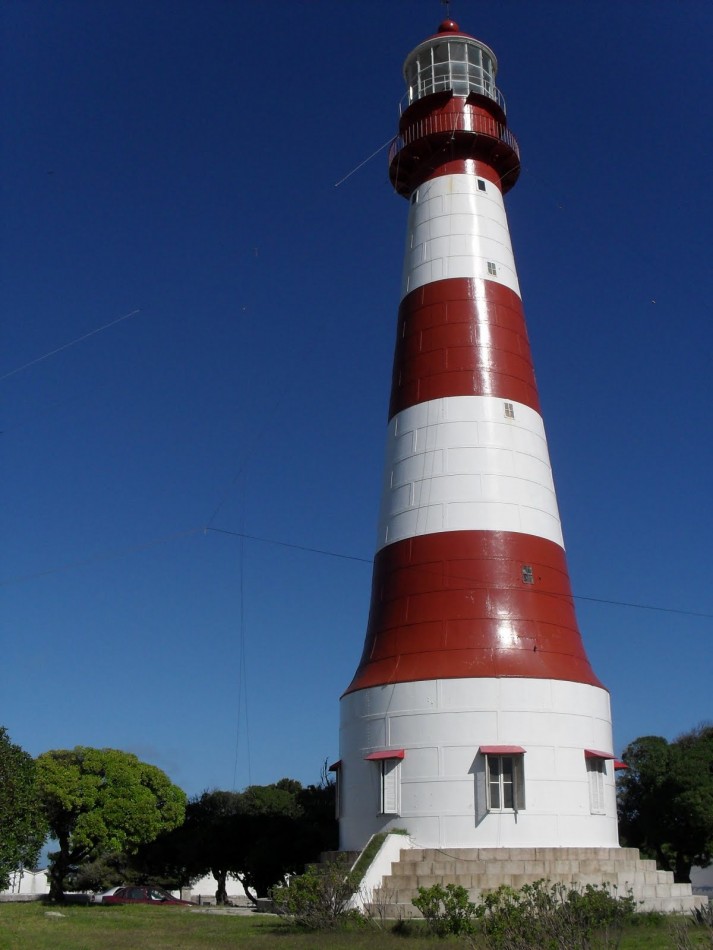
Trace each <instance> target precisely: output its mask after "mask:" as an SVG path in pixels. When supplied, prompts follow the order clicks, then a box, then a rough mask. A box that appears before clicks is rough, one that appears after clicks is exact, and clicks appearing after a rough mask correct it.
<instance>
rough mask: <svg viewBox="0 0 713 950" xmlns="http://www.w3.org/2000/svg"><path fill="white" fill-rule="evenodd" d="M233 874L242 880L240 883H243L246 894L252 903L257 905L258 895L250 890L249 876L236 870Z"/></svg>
mask: <svg viewBox="0 0 713 950" xmlns="http://www.w3.org/2000/svg"><path fill="white" fill-rule="evenodd" d="M233 874H235V876H236V877H237V879H238V880H239V881H240V883H241V884H242V885H243V890H244V891H245V896H246V897H247V899H248V900H249V901H250V902H251V903H253V904H255V905H257V896H256V895H255V894H251V893H250V890H249V888H248V885H247V884H246V880H247V876H246V875H245V876H242V875H240V874H237V873H236V872H235V871H233Z"/></svg>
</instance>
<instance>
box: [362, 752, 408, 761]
mask: <svg viewBox="0 0 713 950" xmlns="http://www.w3.org/2000/svg"><path fill="white" fill-rule="evenodd" d="M405 754H406V753H405V752H404V750H403V749H382V751H381V752H370V753H369V755H365V756H364V758H365V759H368V761H369V762H377V761H379V760H380V759H403V757H404V755H405Z"/></svg>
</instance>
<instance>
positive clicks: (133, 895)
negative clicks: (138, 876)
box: [102, 885, 191, 907]
mask: <svg viewBox="0 0 713 950" xmlns="http://www.w3.org/2000/svg"><path fill="white" fill-rule="evenodd" d="M102 903H103V904H181V905H183V906H184V907H190V906H191V901H182V900H180V899H179V898H178V897H174V896H173V894H169V892H168V891H165V890H164V889H163V888H162V887H151V886H138V885H130V886H128V887H117V889H116V890H115V891H114V893H113V894H109V895H107V896H106V897H105V898H104V899H103V901H102Z"/></svg>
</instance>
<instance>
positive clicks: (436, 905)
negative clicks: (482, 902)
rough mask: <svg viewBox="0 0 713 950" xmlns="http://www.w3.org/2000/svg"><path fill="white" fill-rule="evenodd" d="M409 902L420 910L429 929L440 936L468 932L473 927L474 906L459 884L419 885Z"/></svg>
mask: <svg viewBox="0 0 713 950" xmlns="http://www.w3.org/2000/svg"><path fill="white" fill-rule="evenodd" d="M411 903H412V904H413V905H414V907H416V908H418V910H420V911H421V913H422V914H423V917H424V919H425V921H426V923H427V924H428V928H429V930H430V931H431V932H432V933H434V934H437V935H438V936H440V937H444V936H446V934H465V933H470V931H471V930H472V928H473V918H474V916H475V914H476V907H475V904H473V903H472V902H471V901H470V900H469V898H468V891H467V890H466V889H465V888H464V887H462V886H461V885H460V884H446V886H445V887H443V886H442V885H441V884H434V885H433V886H432V887H419V889H418V897H414V899H413V901H412V902H411Z"/></svg>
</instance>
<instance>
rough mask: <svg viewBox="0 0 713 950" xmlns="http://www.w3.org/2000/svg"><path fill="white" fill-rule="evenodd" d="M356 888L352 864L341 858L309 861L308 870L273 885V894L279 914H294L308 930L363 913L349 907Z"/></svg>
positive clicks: (325, 928)
mask: <svg viewBox="0 0 713 950" xmlns="http://www.w3.org/2000/svg"><path fill="white" fill-rule="evenodd" d="M354 891H355V885H354V880H353V876H352V874H351V872H350V870H349V866H348V864H347V863H346V861H345V860H344V859H343V858H338V859H337V860H335V861H329V862H327V863H325V864H311V865H309V866H308V867H307V869H306V871H305V873H304V874H300V875H298V876H297V877H293V878H292V879H291V880H290V881H289V883H288V884H285V885H282V886H280V887H275V888H273V891H272V895H271V896H272V900H273V903H274V905H275V909H276V910H277V912H278V914H284V915H285V916H288V917H292V918H293V919H294V921H295V923H297V924H299V925H300V926H301V927H305V928H307V929H308V930H329V929H332V928H334V927H337V926H339V925H340V924H341V923H344V922H345V921H346V920H349V919H352V918H355V917H358V916H359V915H358V914H357V913H356V912H355V911H350V910H349V901H350V899H351V897H352V895H353V894H354Z"/></svg>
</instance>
